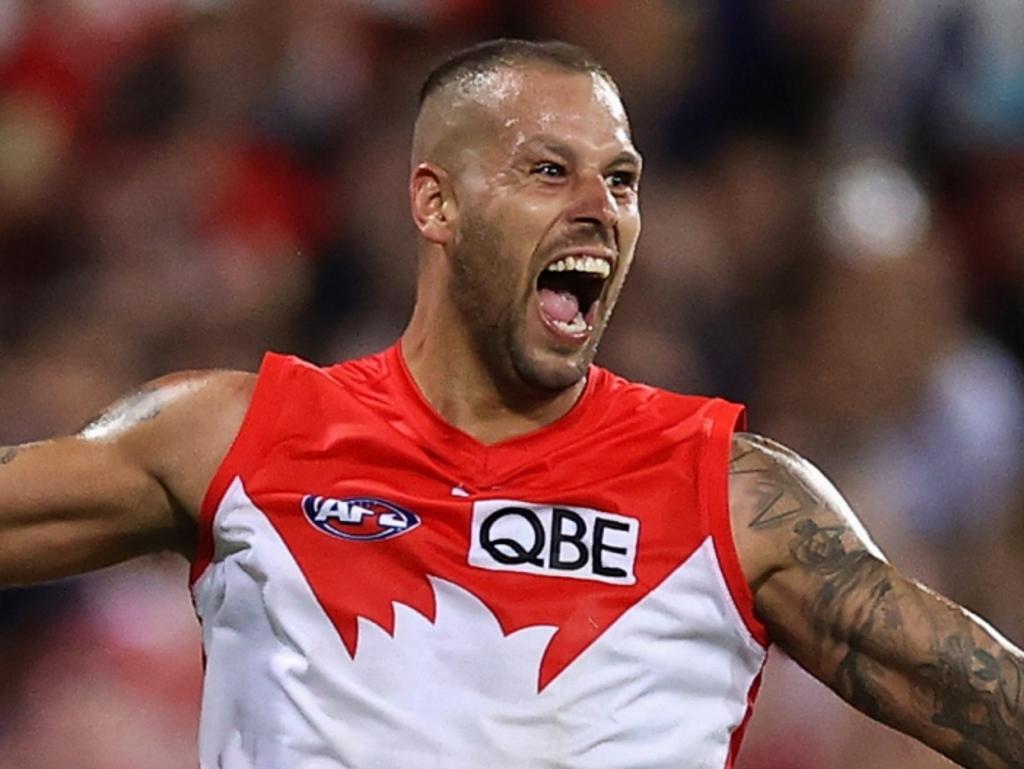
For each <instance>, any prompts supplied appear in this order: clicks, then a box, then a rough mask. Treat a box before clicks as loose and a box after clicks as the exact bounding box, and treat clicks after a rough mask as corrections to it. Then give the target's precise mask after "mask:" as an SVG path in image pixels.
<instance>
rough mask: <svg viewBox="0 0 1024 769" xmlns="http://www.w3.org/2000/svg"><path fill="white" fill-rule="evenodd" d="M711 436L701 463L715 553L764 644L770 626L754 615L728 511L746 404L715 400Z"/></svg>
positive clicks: (738, 602) (748, 627) (736, 601)
mask: <svg viewBox="0 0 1024 769" xmlns="http://www.w3.org/2000/svg"><path fill="white" fill-rule="evenodd" d="M709 416H710V422H711V427H710V435H709V436H708V439H707V445H706V447H705V450H704V460H703V462H702V463H701V475H702V477H701V488H702V489H704V490H705V492H704V495H703V500H702V507H703V512H704V515H705V521H706V524H707V527H708V531H709V532H710V533H711V539H712V541H713V543H714V547H715V555H716V556H717V558H718V563H719V566H720V567H721V569H722V576H723V577H724V578H725V584H726V587H727V588H728V590H729V595H730V596H731V597H732V601H733V604H734V605H735V607H736V610H737V611H738V612H739V615H740V618H741V619H742V620H743V625H744V626H745V628H746V630H747V632H748V633H750V635H751V636H752V637H753V639H754V640H755V641H756V642H757V643H758V644H759V645H760V646H762V647H764V648H767V647H768V646H769V644H770V643H771V639H770V637H769V635H768V629H767V628H766V627H765V626H764V625H763V624H762V623H761V621H760V620H758V619H757V617H756V615H755V614H754V594H753V592H752V591H751V589H750V585H749V584H748V583H747V577H746V575H745V574H744V573H743V567H742V566H741V565H740V557H739V553H738V552H737V549H736V540H735V538H734V536H733V531H732V514H731V513H730V510H729V460H730V458H731V456H732V438H733V434H734V433H735V432H736V430H742V429H743V428H744V427H745V426H746V410H745V409H744V407H743V406H741V405H739V404H736V403H730V402H728V401H724V400H715V401H713V402H712V405H711V412H710V415H709Z"/></svg>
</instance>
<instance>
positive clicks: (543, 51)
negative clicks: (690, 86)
mask: <svg viewBox="0 0 1024 769" xmlns="http://www.w3.org/2000/svg"><path fill="white" fill-rule="evenodd" d="M534 62H536V63H539V64H547V65H549V66H552V67H557V68H559V69H566V70H569V71H571V72H580V73H590V74H594V75H599V76H601V77H602V78H604V79H605V80H607V81H608V83H609V84H610V85H611V86H612V88H614V89H615V91H616V93H618V90H619V89H618V86H617V85H616V83H615V81H614V80H613V79H612V76H611V75H610V74H609V73H608V70H606V69H605V68H604V66H603V65H602V64H601V62H599V61H598V60H597V59H596V58H595V57H594V55H593V54H591V53H590V52H589V51H588V50H586V49H585V48H581V47H580V46H578V45H573V44H572V43H566V42H563V41H561V40H543V41H533V40H517V39H514V38H499V39H497V40H486V41H484V42H482V43H477V44H476V45H472V46H470V47H468V48H463V49H461V50H458V51H456V52H455V53H453V54H452V55H451V56H449V57H448V58H447V59H445V60H444V61H442V62H441V63H440V64H438V65H437V66H436V67H434V69H433V70H432V71H431V73H430V74H429V75H427V79H426V80H425V81H423V86H422V87H421V88H420V99H419V104H420V106H421V107H422V106H423V102H425V101H426V100H427V99H428V98H429V97H430V95H431V94H433V93H435V92H437V91H439V90H441V89H442V88H444V87H445V86H446V85H448V84H449V83H454V82H456V81H458V80H462V79H463V78H466V77H470V76H472V75H478V74H483V73H485V72H493V71H494V70H496V69H498V68H499V67H508V66H517V65H522V64H527V63H534Z"/></svg>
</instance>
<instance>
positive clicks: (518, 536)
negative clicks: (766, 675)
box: [193, 345, 767, 769]
mask: <svg viewBox="0 0 1024 769" xmlns="http://www.w3.org/2000/svg"><path fill="white" fill-rule="evenodd" d="M740 415H741V409H740V407H738V406H736V405H734V404H730V403H726V402H724V401H721V400H716V399H704V398H697V397H687V396H680V395H676V394H672V393H668V392H665V391H662V390H658V389H656V388H651V387H646V386H643V385H637V384H633V383H629V382H627V381H625V380H623V379H621V378H619V377H616V376H615V375H613V374H611V373H609V372H607V371H605V370H603V369H601V368H598V367H591V369H590V371H589V374H588V379H587V385H586V388H585V390H584V393H583V395H582V396H581V398H580V400H579V402H578V403H577V404H576V406H575V407H574V408H573V409H572V410H571V411H570V412H569V413H568V414H567V415H566V416H565V417H563V418H562V419H560V420H558V421H557V422H555V423H554V424H552V425H550V426H548V427H545V428H543V429H540V430H537V431H535V432H532V433H529V434H527V435H523V436H519V437H517V438H514V439H511V440H507V441H503V442H501V443H498V444H495V445H490V446H485V445H483V444H480V443H479V442H478V441H476V440H474V439H473V438H471V437H470V436H468V435H466V434H464V433H462V432H460V431H458V430H457V429H455V428H453V427H451V426H450V425H448V424H447V423H445V422H444V421H443V420H442V419H441V418H440V417H439V416H438V415H437V414H436V413H435V412H434V411H433V409H432V408H431V407H430V405H429V404H428V403H427V402H426V401H425V400H424V399H423V397H422V396H421V394H420V393H419V391H418V390H417V388H416V386H415V383H414V382H413V380H412V378H411V376H410V375H409V373H408V371H407V370H406V368H405V365H404V362H403V360H402V356H401V352H400V348H399V347H398V346H397V345H396V346H395V347H392V348H391V349H390V350H388V351H386V352H384V353H381V354H379V355H375V356H371V357H368V358H364V359H361V360H357V361H352V362H348V363H344V364H341V365H338V366H334V367H331V368H327V369H319V368H316V367H313V366H311V365H309V364H306V363H304V362H301V361H298V360H296V359H294V358H286V357H281V356H276V355H269V356H267V358H266V360H265V362H264V365H263V367H262V368H261V371H260V375H259V381H258V383H257V387H256V390H255V393H254V396H253V401H252V404H251V406H250V409H249V413H248V414H247V416H246V419H245V421H244V423H243V426H242V429H241V431H240V433H239V436H238V437H237V439H236V441H235V443H234V445H233V447H232V448H231V450H230V451H229V453H228V456H227V457H226V458H225V460H224V462H223V464H222V466H221V468H220V469H219V470H218V472H217V474H216V476H215V478H214V480H213V483H212V484H211V487H210V490H209V492H208V494H207V498H206V500H205V502H204V506H203V510H202V518H201V535H200V537H201V538H200V545H199V556H198V557H197V559H196V563H195V565H194V568H193V580H194V584H193V592H194V597H195V600H196V606H197V611H198V613H199V615H200V618H201V620H202V622H203V626H204V644H205V650H206V654H207V681H206V688H205V693H204V715H203V723H202V726H201V736H200V742H201V746H200V753H201V761H202V763H203V766H204V767H205V766H209V767H227V768H228V769H233V767H236V766H237V767H267V768H268V769H269V767H280V766H286V765H287V766H290V767H292V766H311V767H312V766H316V767H353V768H355V767H359V768H360V769H361V768H362V767H366V768H367V769H368V768H369V767H377V768H379V767H396V769H397V768H398V767H421V766H424V765H438V766H445V767H461V766H466V767H469V766H473V767H481V766H495V767H503V768H504V769H508V768H509V767H517V766H522V767H556V766H558V767H563V766H566V767H581V769H582V768H583V767H594V768H597V767H602V768H603V767H608V769H611V767H615V768H616V769H622V768H623V767H630V766H636V767H645V769H651V768H652V767H669V766H673V767H680V766H694V767H697V766H702V767H703V766H715V767H721V766H726V765H727V763H728V762H730V761H731V756H732V755H733V753H734V751H735V748H736V745H737V743H738V740H737V737H736V735H738V734H739V733H740V731H741V726H742V724H743V722H744V720H745V717H746V715H747V713H748V709H749V704H750V700H751V692H752V691H753V690H754V688H755V682H756V679H757V676H758V674H759V671H760V667H761V665H762V663H763V659H764V644H765V643H766V642H767V637H766V634H765V631H764V628H763V627H761V626H760V624H759V623H757V621H756V619H755V618H754V616H753V612H752V604H751V597H750V593H749V590H748V588H747V586H746V584H745V581H744V579H743V577H742V573H741V572H740V568H739V563H738V560H737V557H736V554H735V550H734V547H733V544H732V539H731V535H730V531H729V519H728V509H727V508H728V505H727V499H726V489H727V465H728V458H729V450H730V443H731V435H732V430H733V428H734V426H735V424H736V421H737V420H738V419H739V418H740Z"/></svg>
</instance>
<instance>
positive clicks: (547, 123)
mask: <svg viewBox="0 0 1024 769" xmlns="http://www.w3.org/2000/svg"><path fill="white" fill-rule="evenodd" d="M471 87H472V90H473V92H474V94H473V96H474V97H475V98H474V101H477V102H478V103H479V104H480V105H481V106H483V107H485V108H486V109H487V110H488V112H490V113H491V114H492V115H493V116H494V117H495V118H496V119H497V120H496V121H495V125H496V127H497V129H498V138H499V141H500V143H501V144H503V145H506V146H509V145H510V146H513V147H514V146H519V145H521V144H523V143H525V142H528V141H529V140H530V139H531V138H532V137H534V136H538V135H546V136H556V137H560V138H562V139H564V140H565V141H566V142H574V141H576V142H582V143H586V144H591V145H594V146H595V147H609V148H615V149H616V150H619V149H623V148H631V147H632V141H631V138H630V130H629V118H628V117H627V115H626V110H625V108H624V107H623V105H622V100H621V99H620V98H619V95H618V94H617V93H616V92H615V89H614V88H613V87H612V85H611V84H610V83H609V82H608V81H607V80H606V79H605V78H603V77H601V76H600V75H598V74H595V73H589V72H566V71H563V70H557V69H550V68H544V67H532V68H530V67H524V68H519V67H503V68H500V69H497V70H494V71H492V72H485V73H481V74H479V75H477V76H475V78H474V82H473V83H472V84H471Z"/></svg>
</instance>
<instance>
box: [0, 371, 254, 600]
mask: <svg viewBox="0 0 1024 769" xmlns="http://www.w3.org/2000/svg"><path fill="white" fill-rule="evenodd" d="M253 382H254V377H253V376H252V375H251V374H240V373H235V372H206V373H198V372H192V373H184V374H175V375H172V376H169V377H164V378H163V379H159V380H156V381H155V382H152V383H151V384H149V385H147V386H145V387H143V388H142V389H141V390H139V391H138V392H136V393H134V394H132V395H130V396H128V397H126V398H124V399H122V400H120V401H118V402H117V403H115V404H114V405H112V406H111V407H110V408H109V409H107V410H106V411H104V412H103V413H102V414H100V415H99V416H98V417H96V418H95V419H93V420H92V421H90V422H89V423H88V424H87V425H85V427H83V428H82V429H81V430H80V431H79V432H78V434H76V435H73V436H68V437H63V438H56V439H53V440H49V441H41V442H39V443H31V444H27V445H24V446H11V447H3V448H0V585H11V584H26V583H31V582H38V581H42V580H47V579H54V578H57V577H63V576H68V575H71V574H76V573H80V572H84V571H89V570H92V569H97V568H100V567H103V566H108V565H110V564H113V563H117V562H119V561H124V560H127V559H129V558H132V557H135V556H137V555H143V554H145V553H152V552H159V551H162V550H174V551H178V552H181V553H183V554H185V555H189V554H190V552H191V547H192V542H193V539H194V533H193V532H194V521H195V516H196V511H197V510H198V507H199V504H200V502H201V500H202V495H203V493H204V491H205V487H206V484H207V483H208V482H209V480H210V478H211V477H212V475H213V472H214V470H215V468H216V466H217V464H218V463H219V461H220V459H221V458H222V457H223V455H224V453H225V452H226V451H227V448H228V446H229V444H230V442H231V440H232V439H233V438H234V435H235V433H236V432H237V430H238V427H239V425H240V424H241V420H242V416H243V415H244V413H245V408H246V406H247V404H248V402H249V397H250V395H251V391H252V385H253Z"/></svg>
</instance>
